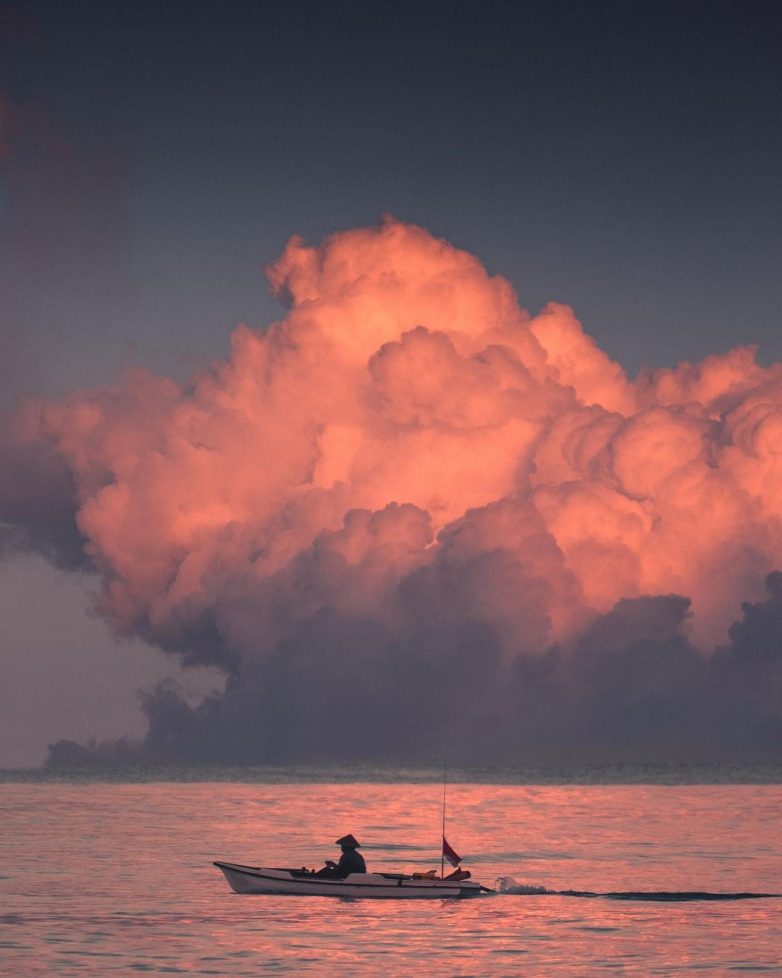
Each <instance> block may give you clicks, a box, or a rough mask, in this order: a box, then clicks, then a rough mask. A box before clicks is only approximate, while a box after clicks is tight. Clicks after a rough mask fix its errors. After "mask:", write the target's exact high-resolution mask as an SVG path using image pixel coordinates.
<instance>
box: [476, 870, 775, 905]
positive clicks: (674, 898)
mask: <svg viewBox="0 0 782 978" xmlns="http://www.w3.org/2000/svg"><path fill="white" fill-rule="evenodd" d="M495 885H496V889H497V893H498V894H502V895H504V896H543V895H545V896H569V897H586V898H591V899H597V898H602V899H604V900H648V901H653V902H654V901H657V902H661V903H685V902H687V901H691V900H692V901H694V900H763V899H768V898H771V897H779V896H782V894H780V893H710V892H708V891H705V890H693V891H688V890H671V891H668V890H620V891H616V892H605V893H597V892H595V893H593V892H592V891H591V890H549V889H547V888H546V887H545V886H531V885H528V884H524V883H517V882H516V880H515V879H514V878H513V877H512V876H500V878H499V879H498V880H497V882H496V884H495Z"/></svg>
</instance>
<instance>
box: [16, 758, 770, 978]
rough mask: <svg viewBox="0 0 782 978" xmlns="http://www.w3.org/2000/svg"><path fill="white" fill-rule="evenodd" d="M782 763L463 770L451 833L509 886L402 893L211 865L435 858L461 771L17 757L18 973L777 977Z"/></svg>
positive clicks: (485, 877) (408, 863)
mask: <svg viewBox="0 0 782 978" xmlns="http://www.w3.org/2000/svg"><path fill="white" fill-rule="evenodd" d="M779 773H780V772H779V771H776V772H775V771H774V770H768V769H765V770H760V769H759V770H757V771H754V772H753V771H749V772H748V771H746V770H745V771H739V772H737V771H736V770H726V771H720V770H718V769H710V771H709V772H706V773H705V774H704V772H700V773H698V772H695V773H693V772H692V771H688V770H687V769H668V770H658V771H650V770H649V769H641V770H638V771H635V772H633V771H628V770H616V771H610V770H608V771H607V770H605V769H601V770H600V771H586V772H583V771H582V772H580V773H576V774H573V773H572V772H571V773H570V774H563V775H561V776H557V775H554V776H552V775H551V774H550V773H545V772H543V773H541V772H526V773H524V772H488V771H477V772H476V771H472V772H470V771H467V772H458V771H454V772H450V773H449V774H447V775H446V778H447V781H446V784H445V802H446V810H445V817H446V829H445V834H446V837H447V839H448V842H449V844H450V845H451V846H452V848H453V849H455V850H456V851H457V852H458V853H459V854H460V856H461V857H462V860H463V862H462V865H463V867H464V868H467V869H469V870H470V871H471V873H472V876H473V878H474V879H476V880H478V881H479V882H481V883H483V884H484V885H485V886H487V887H489V888H491V889H493V890H496V891H497V892H496V893H490V894H485V895H484V896H481V897H478V898H474V899H468V900H432V901H428V900H427V901H401V900H400V901H396V900H357V899H339V898H329V897H296V896H280V897H278V896H260V895H255V896H247V895H245V896H240V895H237V894H234V893H233V892H231V890H230V888H229V887H228V884H227V883H226V881H225V879H224V878H223V876H222V874H221V873H220V871H219V870H218V869H217V868H216V867H214V866H213V865H212V861H213V860H215V859H219V860H225V861H229V862H239V863H244V864H249V865H254V866H278V867H279V866H296V867H301V866H308V867H316V866H321V865H322V864H323V862H324V861H325V860H326V859H331V858H334V857H335V856H337V855H338V850H337V849H336V847H335V845H334V841H335V840H336V839H337V838H338V837H339V836H342V835H344V834H345V833H347V832H352V833H353V834H354V835H355V836H356V837H357V838H358V839H359V840H360V842H361V846H362V848H361V851H362V853H363V854H364V857H365V859H366V861H367V863H368V866H369V868H370V869H371V870H372V869H374V870H380V871H389V872H391V871H426V870H430V869H436V870H437V871H438V872H439V870H440V852H441V842H440V840H441V827H442V814H443V813H442V804H443V794H444V784H443V772H442V771H437V770H431V771H421V770H415V771H412V770H403V769H398V770H387V769H383V770H380V769H378V770H371V769H348V770H346V769H339V770H330V771H323V770H314V769H313V770H305V769H289V770H286V769H253V770H247V769H237V770H231V769H187V770H179V771H177V770H172V769H168V770H165V769H161V770H140V769H135V770H132V771H112V770H101V771H69V772H51V771H49V772H47V771H34V772H5V773H4V774H0V840H1V843H2V849H1V855H2V858H1V859H0V974H2V975H3V976H6V975H7V976H22V978H26V976H39V975H40V976H44V975H45V976H58V978H59V976H68V975H95V976H104V975H106V976H114V975H138V974H153V975H176V974H184V975H226V976H245V975H246V976H259V975H339V976H354V975H355V976H362V978H365V976H369V978H372V976H382V978H389V976H397V975H401V976H406V975H427V976H441V975H442V976H450V975H453V976H457V975H465V976H466V975H470V976H493V975H498V976H503V975H508V976H517V975H518V976H525V978H537V976H541V978H543V976H546V978H552V976H554V978H556V976H569V978H572V976H592V975H596V976H599V975H640V976H645V978H648V976H654V975H665V976H674V975H676V976H678V975H682V976H683V975H703V976H709V978H718V976H736V975H743V974H747V975H758V974H769V975H780V976H782V897H781V896H780V895H779V894H781V893H782V828H780V819H781V818H782V785H780V783H779V782H780V778H779ZM693 782H697V783H693ZM707 782H708V783H707ZM728 782H729V783H728ZM735 782H741V783H735Z"/></svg>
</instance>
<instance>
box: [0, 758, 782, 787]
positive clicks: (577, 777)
mask: <svg viewBox="0 0 782 978" xmlns="http://www.w3.org/2000/svg"><path fill="white" fill-rule="evenodd" d="M442 779H443V771H442V768H435V767H401V766H391V765H389V766H387V767H386V766H382V765H355V766H341V765H335V766H333V767H327V766H317V765H297V766H293V765H291V766H287V767H283V766H279V767H275V766H264V767H260V766H259V767H228V766H221V765H193V766H184V765H169V766H167V765H154V766H152V765H149V766H145V765H132V766H130V765H129V766H124V767H111V766H95V767H70V766H68V767H65V766H63V767H41V768H28V769H10V770H0V783H3V784H62V783H65V784H110V783H116V784H153V783H166V782H169V783H170V782H174V783H181V784H187V783H193V784H202V783H236V784H362V783H363V784H432V783H438V782H441V781H442ZM448 781H449V783H450V784H486V785H530V786H533V785H617V786H620V785H644V784H648V785H670V786H675V785H731V784H735V785H750V784H757V785H775V784H782V765H780V764H773V763H765V764H716V763H715V764H703V763H690V764H687V763H654V764H651V763H650V764H611V765H609V764H605V765H592V766H590V765H573V766H572V767H566V766H560V767H555V766H550V767H547V766H542V765H541V766H538V767H534V766H531V765H525V766H519V767H515V768H510V767H505V768H499V767H498V768H488V767H480V768H479V767H464V768H450V767H449V770H448Z"/></svg>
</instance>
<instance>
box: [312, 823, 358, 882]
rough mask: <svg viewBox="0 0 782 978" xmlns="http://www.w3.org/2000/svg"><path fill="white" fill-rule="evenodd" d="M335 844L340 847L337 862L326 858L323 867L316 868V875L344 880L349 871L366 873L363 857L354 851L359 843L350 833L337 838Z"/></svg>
mask: <svg viewBox="0 0 782 978" xmlns="http://www.w3.org/2000/svg"><path fill="white" fill-rule="evenodd" d="M336 844H337V845H338V846H340V848H341V849H342V855H341V856H340V857H339V862H338V863H335V862H334V861H333V860H331V859H327V860H326V865H325V867H324V868H323V869H321V870H318V873H317V875H318V876H327V877H329V878H331V879H337V880H344V879H345V877H346V876H350V874H351V873H366V871H367V864H366V863H365V862H364V857H363V856H362V855H361V854H360V853H358V852H356V849H358V848H360V843H358V842H357V841H356V839H355V838H354V837H353V836H352V835H350V834H348V835H343V836H342V838H341V839H337V842H336Z"/></svg>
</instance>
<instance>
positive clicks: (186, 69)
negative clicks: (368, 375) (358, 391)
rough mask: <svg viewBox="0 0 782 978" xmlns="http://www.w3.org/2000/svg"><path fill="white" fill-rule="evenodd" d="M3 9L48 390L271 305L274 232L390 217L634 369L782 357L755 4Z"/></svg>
mask: <svg viewBox="0 0 782 978" xmlns="http://www.w3.org/2000/svg"><path fill="white" fill-rule="evenodd" d="M0 23H1V24H2V26H0V31H2V37H3V51H2V56H1V57H0V95H2V96H3V97H4V98H5V99H6V102H7V103H10V106H11V108H10V110H8V111H10V112H11V113H13V120H14V121H13V124H12V125H10V126H9V125H7V126H6V128H7V129H10V132H9V134H8V135H7V136H6V143H8V144H9V145H8V152H7V153H6V159H5V161H4V163H3V167H4V173H3V207H4V211H5V216H4V223H5V227H4V229H3V252H4V258H5V265H6V271H5V273H4V281H3V286H4V292H5V297H4V299H3V307H4V308H3V313H4V319H5V320H6V328H7V327H8V326H9V325H10V326H17V327H18V328H21V329H23V330H25V331H27V333H28V336H29V340H30V343H31V344H32V347H33V349H32V351H30V356H33V355H34V357H35V358H37V361H38V364H39V371H40V372H41V373H42V374H43V377H42V378H41V379H42V380H43V381H44V382H45V383H46V384H47V385H53V386H59V387H61V388H62V387H68V386H70V385H71V384H73V383H93V382H95V381H96V380H97V379H98V375H99V374H101V376H102V375H103V374H106V375H108V374H109V373H110V372H111V371H112V370H113V369H114V368H115V366H116V364H117V363H118V362H119V361H120V360H128V359H130V360H134V359H136V360H141V361H142V362H145V363H148V364H150V365H153V366H157V367H160V368H161V369H169V370H170V369H175V370H176V369H178V370H179V371H180V372H184V371H186V370H187V369H189V367H190V365H191V364H192V362H193V361H195V362H199V361H200V360H202V359H203V358H204V357H210V356H213V355H218V354H222V353H223V351H224V350H225V346H226V335H227V330H228V328H230V327H231V326H233V325H234V324H235V323H236V322H237V321H244V322H247V323H249V324H251V325H255V326H260V325H264V324H265V323H267V322H268V321H269V320H270V319H272V318H275V317H276V316H277V315H278V314H279V307H278V306H277V305H276V303H275V302H274V301H273V300H272V299H271V298H269V296H268V295H267V292H266V287H265V282H264V280H263V277H262V275H261V268H262V266H263V265H264V264H266V263H267V262H268V261H270V260H271V259H272V258H273V257H275V256H276V255H277V254H278V253H279V252H280V251H281V249H282V247H283V245H284V243H285V241H286V240H287V238H288V237H289V236H290V235H291V234H293V233H298V234H301V235H303V236H304V237H305V238H307V239H308V240H312V241H316V240H319V239H320V238H321V237H322V236H323V234H325V233H328V232H330V231H332V230H335V229H339V228H345V227H350V226H355V225H362V224H367V223H372V222H373V221H375V220H376V219H377V217H378V216H379V215H380V214H381V213H383V212H391V213H394V214H395V215H396V216H397V217H399V218H401V219H404V220H410V221H413V222H416V223H420V224H423V225H424V226H426V227H428V228H429V229H430V230H432V231H433V232H434V233H435V234H439V235H443V236H445V237H446V238H448V239H449V240H451V241H452V242H453V243H454V244H456V245H458V246H460V247H464V248H466V249H468V250H470V251H472V252H473V253H475V254H477V255H478V256H479V257H480V258H481V259H482V260H483V261H484V262H485V263H486V264H487V266H488V268H489V269H490V270H491V271H498V272H502V273H504V274H505V275H507V276H508V277H509V278H510V279H511V281H512V282H513V283H514V285H515V286H516V288H517V289H518V291H519V293H520V297H521V301H522V303H523V304H524V305H526V306H527V307H529V308H531V309H532V310H533V311H535V310H537V309H538V308H539V307H540V306H541V305H542V304H543V303H545V302H546V301H548V300H549V299H552V298H554V299H557V300H559V301H563V302H568V303H570V304H572V305H573V306H574V308H575V310H576V313H577V315H579V317H580V318H581V319H582V321H583V322H584V324H585V326H586V328H587V330H588V331H589V332H591V333H592V334H593V335H594V336H595V337H596V338H597V339H598V341H599V343H600V344H601V345H602V346H603V347H604V348H605V349H606V350H607V352H609V354H611V355H612V356H614V357H616V358H618V359H619V360H620V361H621V362H622V363H623V364H624V365H625V366H626V367H627V368H628V369H629V370H630V371H632V372H634V371H635V370H636V369H637V368H638V367H639V366H641V365H661V364H665V365H670V364H673V363H675V362H677V361H678V360H680V359H682V358H699V357H701V356H703V355H705V354H706V353H709V352H715V351H722V350H725V349H727V348H729V347H730V346H732V345H736V344H739V343H750V342H753V343H759V344H760V346H761V358H762V359H763V360H764V361H768V360H773V359H776V358H778V357H779V356H780V354H781V353H782V338H780V331H779V327H778V308H779V284H778V278H779V275H778V269H779V265H780V226H781V225H782V222H781V221H780V217H781V216H782V215H781V214H780V192H779V173H780V171H781V170H782V166H781V165H780V164H782V148H781V143H780V139H781V138H782V137H781V136H780V133H781V132H782V127H781V126H780V124H779V108H780V98H781V94H780V69H779V43H780V8H779V5H778V4H775V3H766V2H757V0H756V2H749V3H746V2H744V3H738V2H720V0H712V2H708V3H693V2H689V3H688V2H684V3H682V2H679V3H666V2H654V3H632V4H628V3H612V2H597V3H589V4H587V3H561V2H560V3H550V4H545V5H544V4H526V3H505V2H496V0H495V2H489V3H472V2H459V3H448V2H439V3H434V4H432V3H420V2H416V3H404V2H403V3H379V4H378V3H373V4H367V3H348V2H333V3H328V4H326V3H301V2H288V0H286V2H284V3H283V2H266V3H244V2H223V3H219V4H218V3H204V2H188V3H177V2H168V3H155V4H145V3H130V2H126V3H109V4H107V3H83V2H70V3H67V4H63V3H59V2H52V3H46V2H40V3H28V4H13V3H11V4H6V5H5V6H4V13H3V17H2V21H1V22H0ZM20 239H21V245H22V247H21V248H20ZM9 320H10V322H8V321H9ZM55 364H56V366H55Z"/></svg>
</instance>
